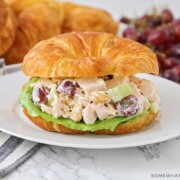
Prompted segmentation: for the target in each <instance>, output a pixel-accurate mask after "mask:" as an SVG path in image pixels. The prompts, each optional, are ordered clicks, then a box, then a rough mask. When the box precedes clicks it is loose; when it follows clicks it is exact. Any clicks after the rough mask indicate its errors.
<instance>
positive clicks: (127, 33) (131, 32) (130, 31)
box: [123, 27, 138, 41]
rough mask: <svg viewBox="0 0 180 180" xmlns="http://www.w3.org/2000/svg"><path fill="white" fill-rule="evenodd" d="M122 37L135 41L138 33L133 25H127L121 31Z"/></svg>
mask: <svg viewBox="0 0 180 180" xmlns="http://www.w3.org/2000/svg"><path fill="white" fill-rule="evenodd" d="M123 37H125V38H129V39H132V40H135V41H137V40H138V33H137V31H136V29H135V28H134V27H127V28H126V29H125V30H124V32H123Z"/></svg>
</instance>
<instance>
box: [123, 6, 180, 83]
mask: <svg viewBox="0 0 180 180" xmlns="http://www.w3.org/2000/svg"><path fill="white" fill-rule="evenodd" d="M120 22H123V23H125V24H127V25H128V27H127V28H126V29H125V30H124V32H123V37H125V38H130V39H133V40H135V41H138V42H140V43H142V44H144V45H146V46H148V47H149V48H151V49H152V50H153V51H155V53H156V55H157V59H158V64H159V69H160V75H161V76H162V77H164V78H167V79H170V80H172V81H174V82H177V83H180V19H174V16H173V14H172V12H171V11H170V10H168V9H164V10H162V11H161V12H160V13H157V12H156V11H155V12H153V13H152V14H145V15H143V16H142V17H140V18H136V19H129V18H127V17H122V18H121V20H120Z"/></svg>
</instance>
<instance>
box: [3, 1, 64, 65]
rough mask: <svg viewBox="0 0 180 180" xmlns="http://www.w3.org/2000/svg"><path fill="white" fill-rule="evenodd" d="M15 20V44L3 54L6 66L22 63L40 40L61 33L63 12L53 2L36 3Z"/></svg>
mask: <svg viewBox="0 0 180 180" xmlns="http://www.w3.org/2000/svg"><path fill="white" fill-rule="evenodd" d="M17 20H18V23H19V26H18V30H17V34H16V39H15V42H14V44H13V46H12V47H11V48H10V49H9V50H8V52H7V53H6V54H5V59H6V63H7V64H11V63H15V62H16V63H18V62H22V59H23V57H24V55H25V54H26V53H27V52H28V51H29V50H30V49H31V48H32V47H33V46H34V45H35V44H36V43H38V42H39V41H40V40H43V39H47V38H49V37H51V36H54V35H57V34H59V33H61V28H60V27H61V25H62V21H63V11H62V8H59V7H58V6H57V3H56V2H53V1H52V2H47V3H38V4H35V5H32V6H30V7H27V8H25V9H24V10H23V11H22V12H20V13H19V14H18V16H17Z"/></svg>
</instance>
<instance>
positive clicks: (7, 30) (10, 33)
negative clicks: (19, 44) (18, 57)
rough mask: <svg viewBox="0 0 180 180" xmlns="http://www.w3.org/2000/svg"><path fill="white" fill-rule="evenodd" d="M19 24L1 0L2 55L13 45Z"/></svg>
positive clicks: (0, 53) (0, 36) (0, 34)
mask: <svg viewBox="0 0 180 180" xmlns="http://www.w3.org/2000/svg"><path fill="white" fill-rule="evenodd" d="M16 27H17V22H16V19H15V16H14V14H13V12H12V11H11V9H10V8H9V7H8V6H7V5H6V4H5V3H4V1H3V0H0V55H2V54H4V53H5V52H6V51H7V50H8V49H9V48H10V46H11V45H12V43H13V41H14V39H15V34H16Z"/></svg>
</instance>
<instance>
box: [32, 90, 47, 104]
mask: <svg viewBox="0 0 180 180" xmlns="http://www.w3.org/2000/svg"><path fill="white" fill-rule="evenodd" d="M32 100H33V102H34V103H35V104H39V103H46V102H47V101H48V98H47V92H46V89H45V88H44V87H41V88H39V87H35V88H34V89H33V92H32Z"/></svg>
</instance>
